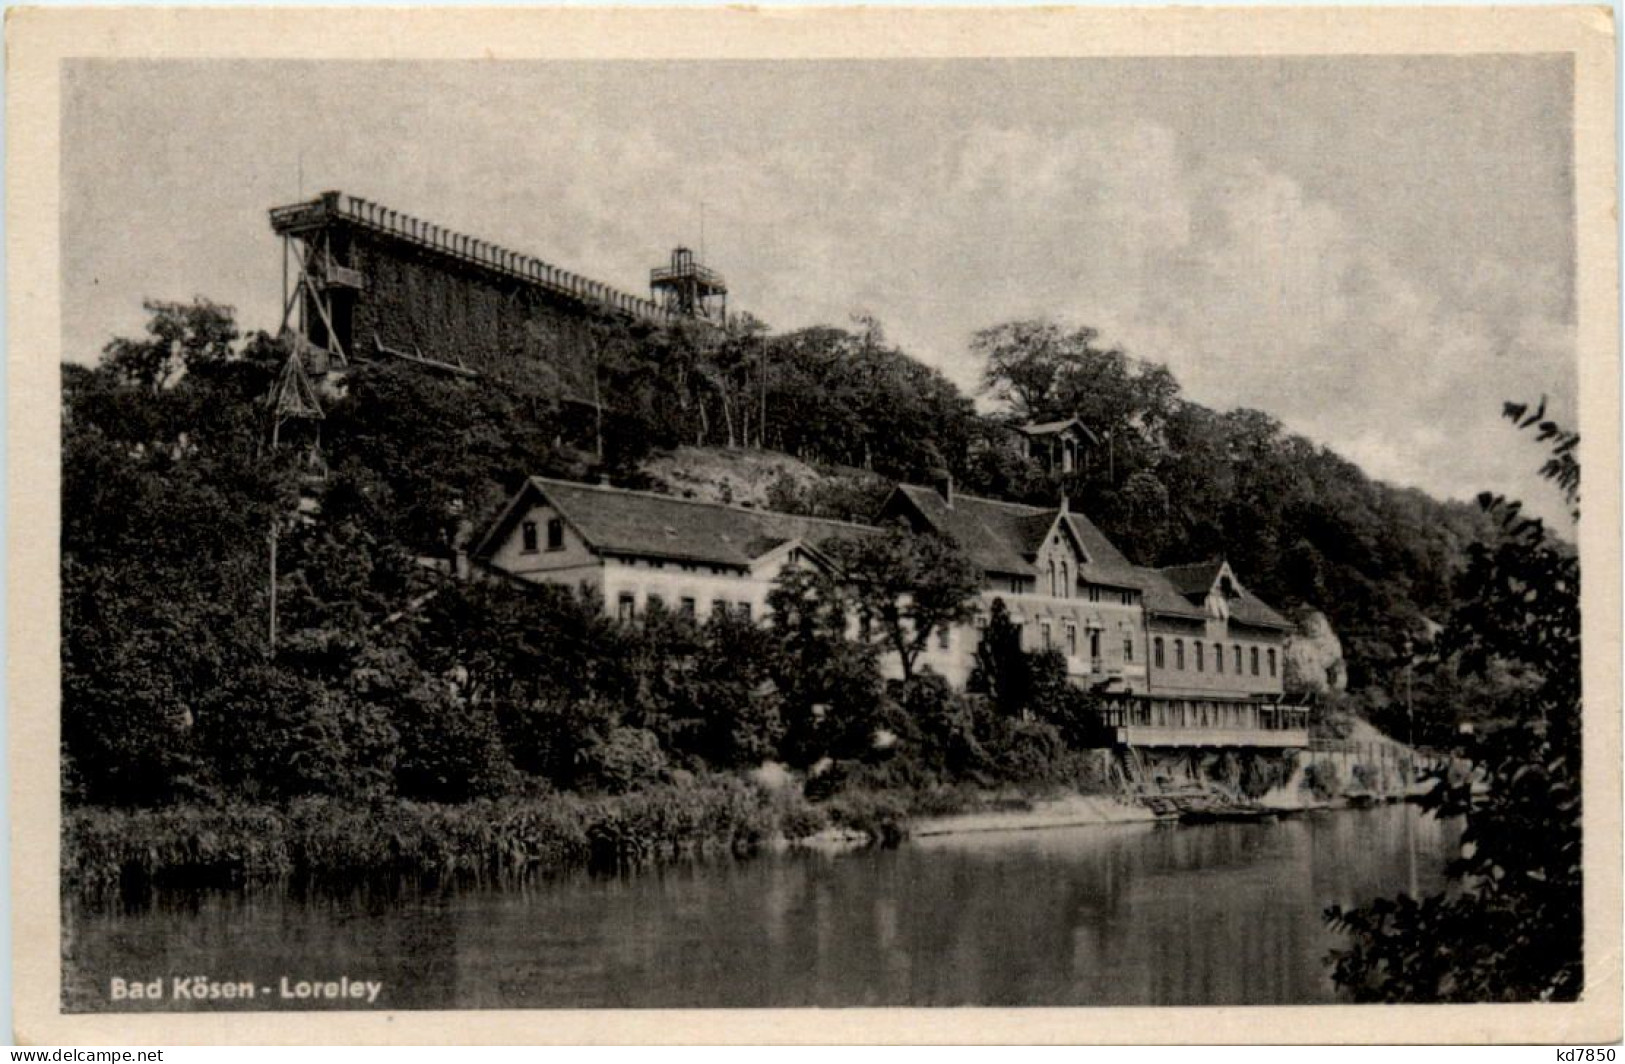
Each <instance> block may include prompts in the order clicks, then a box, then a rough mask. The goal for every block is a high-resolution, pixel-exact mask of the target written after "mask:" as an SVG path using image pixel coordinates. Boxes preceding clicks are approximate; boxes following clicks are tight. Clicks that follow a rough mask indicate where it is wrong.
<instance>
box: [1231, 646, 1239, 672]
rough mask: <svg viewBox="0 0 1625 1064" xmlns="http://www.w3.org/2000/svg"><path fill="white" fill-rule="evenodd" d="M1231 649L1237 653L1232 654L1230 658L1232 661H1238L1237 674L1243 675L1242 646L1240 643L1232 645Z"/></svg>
mask: <svg viewBox="0 0 1625 1064" xmlns="http://www.w3.org/2000/svg"><path fill="white" fill-rule="evenodd" d="M1230 649H1231V650H1233V651H1235V654H1234V655H1232V657H1231V659H1230V660H1232V661H1234V662H1235V663H1236V675H1237V676H1240V675H1241V647H1240V645H1239V644H1238V645H1236V646H1233V647H1231V648H1230Z"/></svg>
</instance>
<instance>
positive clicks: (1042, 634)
mask: <svg viewBox="0 0 1625 1064" xmlns="http://www.w3.org/2000/svg"><path fill="white" fill-rule="evenodd" d="M1038 635H1039V638H1041V639H1042V640H1043V641H1044V649H1045V650H1048V649H1049V622H1048V621H1044V622H1043V623H1041V624H1040V625H1039V626H1038Z"/></svg>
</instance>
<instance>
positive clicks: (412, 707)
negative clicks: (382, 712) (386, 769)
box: [392, 684, 514, 802]
mask: <svg viewBox="0 0 1625 1064" xmlns="http://www.w3.org/2000/svg"><path fill="white" fill-rule="evenodd" d="M393 709H394V713H393V714H392V718H393V720H394V723H395V728H396V730H397V731H399V732H400V735H401V756H400V761H399V763H398V764H397V765H396V767H395V785H396V788H397V790H398V791H399V793H400V795H401V796H402V797H403V798H407V799H411V800H416V801H429V802H466V801H468V800H469V799H471V798H483V797H491V796H494V795H498V794H501V793H502V792H503V791H504V790H506V789H507V788H508V787H509V786H510V785H511V784H512V783H513V782H514V779H513V767H512V764H511V763H510V762H509V760H508V754H507V751H506V750H504V749H503V747H502V736H501V731H500V729H499V728H498V727H497V721H496V716H495V714H494V713H493V712H492V711H491V707H490V706H488V705H486V704H484V703H480V702H469V701H466V700H465V699H462V698H459V697H457V696H456V695H455V694H453V693H452V692H451V691H450V690H449V688H448V687H446V686H444V685H439V686H436V685H430V684H422V685H420V686H418V687H416V688H414V689H413V690H411V691H409V692H407V693H406V694H405V695H404V696H402V697H400V698H399V699H398V700H397V702H396V704H395V706H394V707H393Z"/></svg>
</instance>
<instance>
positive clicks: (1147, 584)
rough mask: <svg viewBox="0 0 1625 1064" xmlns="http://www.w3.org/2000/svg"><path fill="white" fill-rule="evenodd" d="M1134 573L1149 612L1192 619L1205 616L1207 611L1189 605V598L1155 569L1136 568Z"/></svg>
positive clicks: (1200, 618)
mask: <svg viewBox="0 0 1625 1064" xmlns="http://www.w3.org/2000/svg"><path fill="white" fill-rule="evenodd" d="M1135 575H1136V576H1137V577H1139V580H1140V593H1141V597H1142V598H1143V600H1144V602H1145V608H1146V610H1147V611H1149V612H1151V613H1157V614H1162V615H1163V616H1167V617H1188V618H1190V619H1192V620H1202V619H1204V618H1205V617H1207V611H1206V610H1203V609H1198V608H1197V607H1195V606H1193V605H1191V602H1190V599H1188V598H1186V597H1185V596H1184V595H1183V594H1181V593H1180V590H1179V588H1177V587H1175V586H1174V584H1173V581H1171V580H1169V579H1168V577H1167V576H1165V575H1163V572H1162V571H1161V570H1157V569H1136V570H1135Z"/></svg>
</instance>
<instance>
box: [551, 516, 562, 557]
mask: <svg viewBox="0 0 1625 1064" xmlns="http://www.w3.org/2000/svg"><path fill="white" fill-rule="evenodd" d="M547 549H548V550H563V549H564V518H562V517H550V518H548V519H547Z"/></svg>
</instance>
